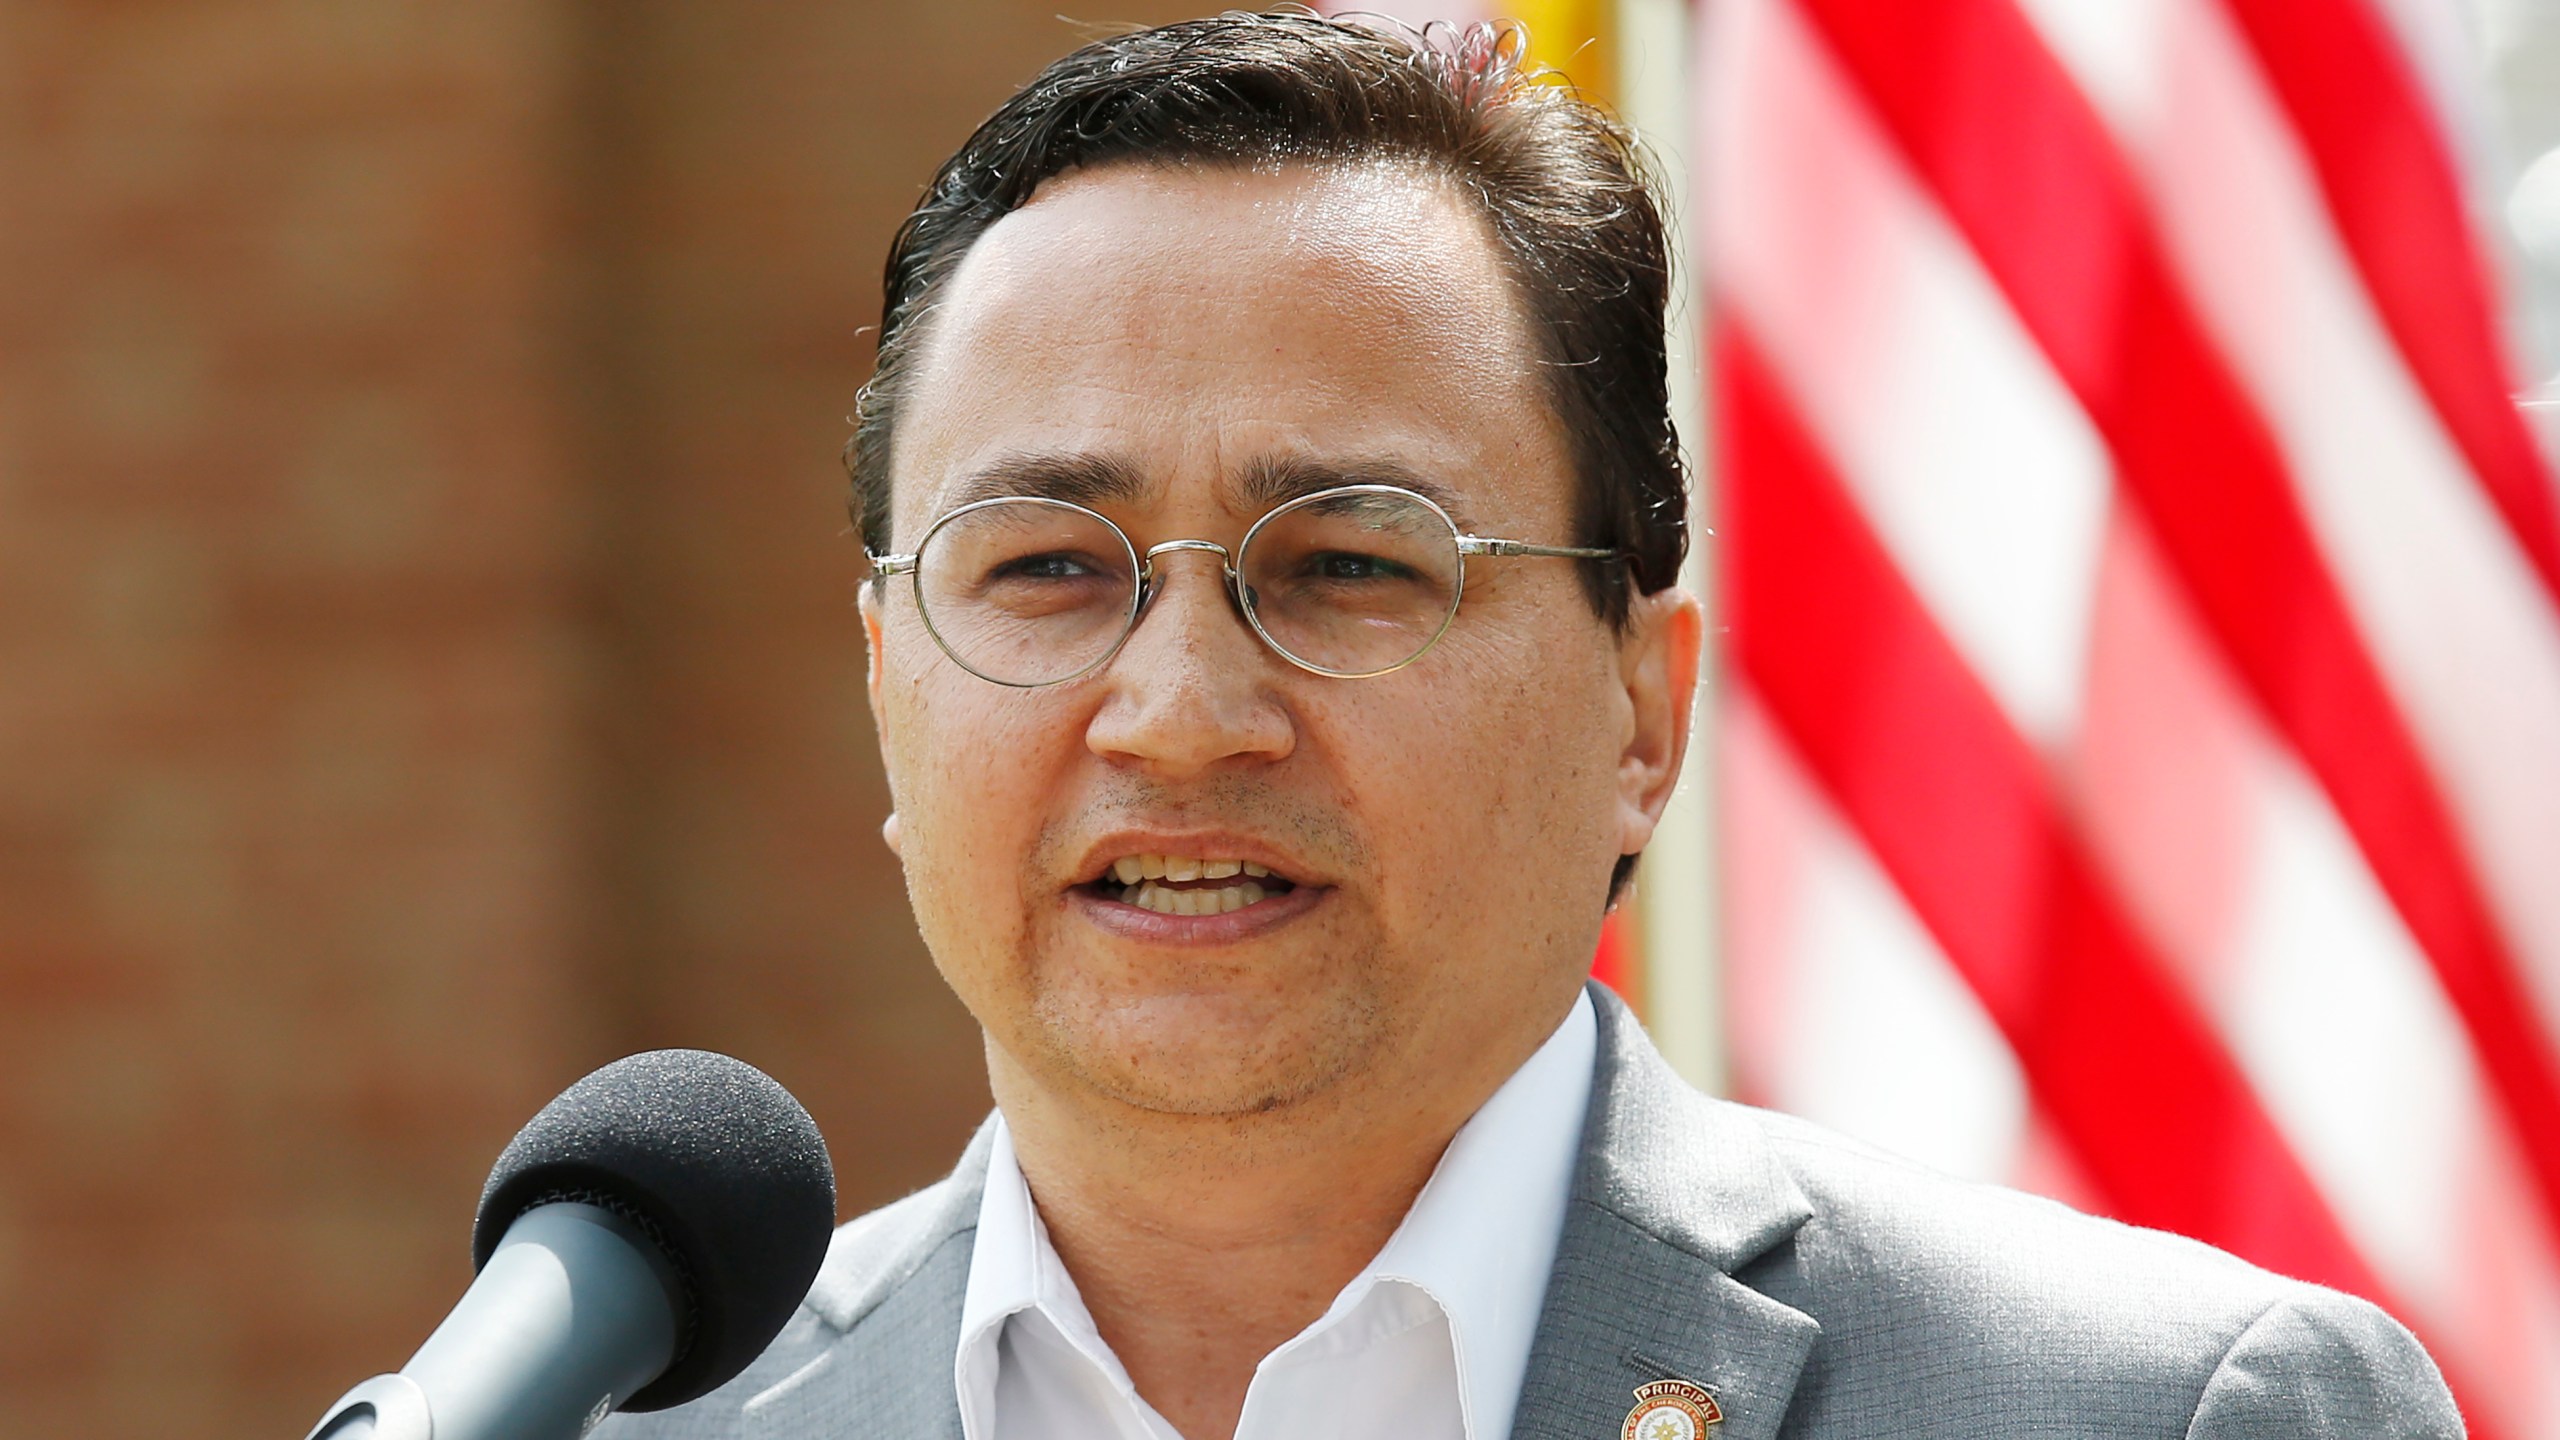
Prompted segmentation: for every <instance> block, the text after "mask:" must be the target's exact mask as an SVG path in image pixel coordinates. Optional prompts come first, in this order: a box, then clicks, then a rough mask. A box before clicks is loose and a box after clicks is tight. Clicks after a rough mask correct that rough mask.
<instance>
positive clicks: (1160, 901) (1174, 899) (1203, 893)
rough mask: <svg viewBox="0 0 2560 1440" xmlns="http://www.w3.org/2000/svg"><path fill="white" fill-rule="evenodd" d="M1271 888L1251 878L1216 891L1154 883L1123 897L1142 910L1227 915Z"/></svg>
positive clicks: (1267, 892) (1169, 913) (1255, 900)
mask: <svg viewBox="0 0 2560 1440" xmlns="http://www.w3.org/2000/svg"><path fill="white" fill-rule="evenodd" d="M1269 893H1270V892H1269V891H1266V890H1264V889H1263V888H1262V887H1261V886H1259V885H1256V884H1254V883H1253V882H1252V881H1250V880H1248V881H1246V882H1245V883H1243V884H1241V885H1221V886H1219V887H1218V888H1217V889H1215V890H1176V889H1174V888H1173V887H1172V886H1170V885H1157V884H1154V883H1152V882H1150V883H1148V884H1143V885H1140V886H1139V887H1138V888H1137V889H1136V890H1135V891H1133V892H1131V893H1130V894H1129V895H1127V896H1124V897H1123V899H1124V900H1125V901H1126V902H1127V903H1129V904H1131V905H1135V906H1137V907H1138V908H1139V909H1141V910H1153V911H1154V912H1156V913H1157V914H1159V915H1224V914H1226V913H1227V912H1228V911H1230V910H1241V909H1243V908H1244V907H1246V906H1247V905H1252V904H1257V903H1259V902H1260V901H1262V900H1263V899H1265V898H1266V897H1267V896H1268V895H1269Z"/></svg>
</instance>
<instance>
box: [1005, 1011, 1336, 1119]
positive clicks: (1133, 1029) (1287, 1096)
mask: <svg viewBox="0 0 2560 1440" xmlns="http://www.w3.org/2000/svg"><path fill="white" fill-rule="evenodd" d="M1376 1016H1377V1010H1376V1008H1375V1006H1374V1005H1370V1004H1366V1003H1363V999H1362V997H1354V996H1342V995H1336V996H1332V997H1328V998H1327V999H1326V1000H1321V1001H1311V1000H1304V999H1301V1000H1296V1001H1292V1002H1285V1003H1284V1002H1281V1001H1278V1000H1275V999H1274V998H1273V997H1270V996H1261V995H1257V996H1240V995H1234V994H1202V993H1196V992H1195V993H1189V994H1172V995H1152V996H1143V997H1132V996H1111V997H1104V996H1093V995H1084V996H1074V995H1051V996H1045V997H1043V1000H1042V1003H1041V1004H1040V1005H1039V1006H1038V1017H1039V1021H1040V1029H1041V1039H1042V1042H1043V1045H1042V1048H1044V1049H1045V1050H1047V1051H1048V1052H1049V1058H1050V1061H1051V1063H1052V1064H1053V1065H1054V1066H1055V1067H1056V1069H1057V1070H1059V1071H1063V1072H1064V1073H1065V1075H1066V1076H1068V1077H1072V1081H1073V1082H1074V1083H1077V1084H1079V1085H1081V1086H1082V1087H1084V1088H1086V1089H1088V1090H1091V1091H1093V1092H1095V1093H1098V1094H1101V1095H1104V1096H1107V1097H1108V1098H1110V1099H1112V1100H1115V1101H1118V1102H1119V1103H1121V1104H1124V1105H1127V1106H1130V1107H1132V1108H1134V1109H1139V1110H1147V1111H1152V1112H1155V1113H1158V1114H1165V1115H1195V1116H1220V1115H1227V1116H1248V1115H1257V1114H1267V1113H1269V1112H1271V1111H1275V1110H1283V1109H1288V1108H1290V1107H1293V1106H1296V1105H1300V1104H1304V1103H1306V1102H1307V1101H1310V1100H1313V1099H1316V1098H1317V1097H1319V1096H1322V1095H1324V1094H1325V1093H1327V1092H1328V1091H1332V1090H1334V1089H1336V1088H1337V1087H1339V1086H1341V1085H1342V1084H1343V1083H1344V1082H1345V1081H1346V1080H1349V1079H1351V1078H1353V1077H1355V1076H1356V1075H1358V1074H1359V1073H1360V1072H1361V1071H1362V1070H1363V1069H1365V1068H1367V1066H1368V1065H1369V1064H1370V1063H1371V1062H1372V1061H1373V1060H1374V1059H1375V1055H1376V1050H1377V1044H1376V1041H1377V1038H1378V1028H1379V1027H1378V1026H1377V1024H1376Z"/></svg>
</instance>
